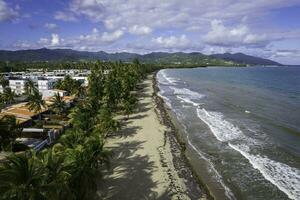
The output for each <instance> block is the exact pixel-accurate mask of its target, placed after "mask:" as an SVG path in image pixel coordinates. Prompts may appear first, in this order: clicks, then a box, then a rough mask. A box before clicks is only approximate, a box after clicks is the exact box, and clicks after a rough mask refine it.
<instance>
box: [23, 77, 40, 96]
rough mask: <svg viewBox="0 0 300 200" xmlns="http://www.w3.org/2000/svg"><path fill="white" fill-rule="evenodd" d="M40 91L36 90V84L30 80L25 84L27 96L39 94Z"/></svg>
mask: <svg viewBox="0 0 300 200" xmlns="http://www.w3.org/2000/svg"><path fill="white" fill-rule="evenodd" d="M37 91H38V89H37V88H36V86H35V84H34V82H33V81H32V80H31V79H28V80H27V81H26V83H25V94H26V95H30V94H34V93H35V92H37Z"/></svg>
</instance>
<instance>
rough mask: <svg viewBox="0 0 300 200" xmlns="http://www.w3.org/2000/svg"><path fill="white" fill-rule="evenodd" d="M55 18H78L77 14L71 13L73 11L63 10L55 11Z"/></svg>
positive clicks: (72, 20)
mask: <svg viewBox="0 0 300 200" xmlns="http://www.w3.org/2000/svg"><path fill="white" fill-rule="evenodd" d="M54 19H57V20H61V21H66V22H75V21H77V18H76V17H75V15H74V14H73V13H71V12H69V13H66V12H61V11H58V12H56V13H55V15H54Z"/></svg>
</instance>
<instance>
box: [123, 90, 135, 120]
mask: <svg viewBox="0 0 300 200" xmlns="http://www.w3.org/2000/svg"><path fill="white" fill-rule="evenodd" d="M136 102H137V99H136V97H135V96H133V95H132V94H129V95H128V96H127V97H126V98H125V99H124V100H123V110H124V114H125V115H127V119H128V118H129V115H130V114H132V113H133V110H134V108H135V105H136Z"/></svg>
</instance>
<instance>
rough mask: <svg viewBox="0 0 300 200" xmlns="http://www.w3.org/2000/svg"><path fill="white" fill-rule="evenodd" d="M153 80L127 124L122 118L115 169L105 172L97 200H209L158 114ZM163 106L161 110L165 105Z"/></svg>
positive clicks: (112, 146)
mask: <svg viewBox="0 0 300 200" xmlns="http://www.w3.org/2000/svg"><path fill="white" fill-rule="evenodd" d="M153 78H154V74H150V75H148V76H147V78H146V79H145V80H144V81H142V82H141V83H140V87H139V88H140V89H138V90H137V96H138V100H139V101H138V103H137V106H136V109H135V112H134V113H133V114H132V115H130V117H129V118H128V119H127V117H126V116H123V115H120V116H118V117H117V118H118V119H119V120H120V121H121V123H122V128H121V130H119V131H117V132H115V133H114V134H113V135H111V136H109V137H108V139H107V143H106V145H105V146H106V148H107V149H109V150H112V151H113V153H114V155H113V157H112V159H111V168H110V169H109V170H107V171H104V172H103V180H102V181H99V183H98V190H97V196H98V197H100V198H101V199H107V200H108V199H110V200H116V199H122V200H139V199H160V200H165V199H170V200H171V199H172V200H175V199H178V200H208V199H211V198H208V195H207V192H206V191H205V190H204V188H203V187H200V185H199V184H198V182H197V181H196V180H197V179H196V178H195V177H194V176H195V175H194V174H193V173H192V171H191V170H190V167H188V165H187V162H186V160H185V158H184V155H183V153H182V150H181V147H180V145H179V144H178V142H177V140H176V138H175V137H171V135H174V134H171V133H172V130H174V129H173V128H170V126H166V125H165V124H164V123H162V121H163V120H164V118H165V117H162V115H160V114H159V109H158V108H157V107H158V104H156V103H157V102H156V100H155V99H157V98H155V94H156V92H155V91H154V88H155V87H154V82H153ZM160 105H162V104H160Z"/></svg>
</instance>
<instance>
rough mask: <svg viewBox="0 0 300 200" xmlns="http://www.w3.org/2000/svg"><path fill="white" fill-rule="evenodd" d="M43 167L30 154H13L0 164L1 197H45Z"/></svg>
mask: <svg viewBox="0 0 300 200" xmlns="http://www.w3.org/2000/svg"><path fill="white" fill-rule="evenodd" d="M45 176H46V174H45V173H44V170H43V168H41V166H40V165H39V163H38V162H37V161H36V159H34V158H33V157H32V156H31V155H26V154H18V155H17V154H13V155H11V156H9V157H8V158H7V160H6V162H4V163H3V164H2V165H1V166H0V193H1V198H3V199H24V200H25V199H45V193H44V192H43V191H44V185H45Z"/></svg>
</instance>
